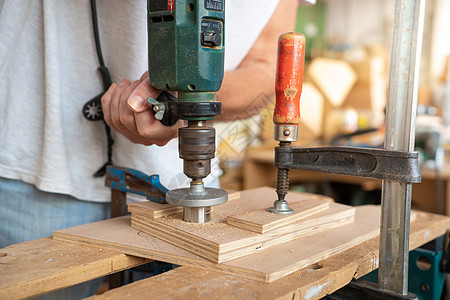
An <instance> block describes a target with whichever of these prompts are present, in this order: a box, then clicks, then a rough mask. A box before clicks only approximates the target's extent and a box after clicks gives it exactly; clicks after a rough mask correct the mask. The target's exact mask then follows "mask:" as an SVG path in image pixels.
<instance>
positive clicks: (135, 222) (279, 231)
mask: <svg viewBox="0 0 450 300" xmlns="http://www.w3.org/2000/svg"><path fill="white" fill-rule="evenodd" d="M275 195H276V194H275V192H274V190H273V189H270V188H259V189H253V190H248V191H244V192H242V193H241V201H234V202H228V203H226V204H223V205H220V206H217V207H214V210H213V211H212V213H211V221H210V222H208V223H205V224H197V223H188V222H184V221H183V220H182V216H181V214H175V215H170V216H167V217H164V218H158V219H153V218H148V217H147V216H148V215H149V214H151V211H153V210H154V208H155V207H156V206H155V204H154V203H151V202H147V203H139V204H138V205H134V206H132V207H131V208H130V211H131V213H132V215H131V226H132V227H134V228H136V229H138V230H141V231H143V232H146V233H148V234H150V235H152V236H155V237H157V238H159V239H162V240H164V241H166V242H169V243H171V244H173V245H175V246H178V247H180V248H183V249H185V250H188V251H191V252H192V253H194V254H196V255H199V256H201V257H203V258H206V259H208V260H211V261H212V262H215V263H222V262H226V261H230V260H233V259H236V258H239V257H242V256H245V255H249V254H252V253H255V252H256V251H257V250H259V249H266V248H268V247H271V246H273V245H278V244H280V243H282V242H284V241H289V240H291V239H296V238H299V237H301V236H304V235H307V234H316V233H318V232H320V231H323V230H325V229H328V228H334V227H336V226H341V225H344V224H347V223H349V222H351V221H353V215H354V210H353V208H352V207H350V206H345V205H342V204H337V203H331V206H330V202H329V201H324V200H321V199H320V198H317V197H316V195H310V194H309V195H307V196H305V194H301V193H289V194H288V196H289V197H290V199H289V202H290V203H291V205H292V206H293V207H297V208H298V209H306V210H305V211H303V212H302V211H299V212H298V213H297V214H294V215H293V216H287V217H286V216H283V215H275V214H270V213H268V214H269V215H272V216H273V217H271V219H272V220H273V222H274V223H275V225H276V221H281V222H282V221H283V219H287V221H286V225H285V226H281V225H283V224H281V225H280V226H276V228H273V229H272V230H270V231H269V232H268V233H265V234H259V233H255V232H250V231H248V230H245V229H241V228H236V227H234V226H230V225H229V224H227V218H228V216H230V215H243V214H245V213H246V212H247V213H248V212H251V211H252V209H253V208H255V207H256V208H258V210H260V209H261V208H266V207H269V206H272V203H273V198H272V197H274V196H275ZM303 202H306V204H305V205H302V204H301V203H303ZM314 206H318V209H314ZM326 206H329V207H330V209H328V210H323V208H326ZM309 210H312V212H314V211H321V210H323V211H321V212H318V213H316V214H311V213H310V211H309ZM250 215H253V214H250ZM256 216H259V215H258V214H256ZM291 218H292V220H291ZM289 221H293V222H289ZM269 225H270V222H269Z"/></svg>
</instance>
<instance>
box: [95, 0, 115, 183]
mask: <svg viewBox="0 0 450 300" xmlns="http://www.w3.org/2000/svg"><path fill="white" fill-rule="evenodd" d="M91 15H92V28H93V31H94V40H95V49H96V51H97V58H98V62H99V64H100V66H99V67H98V68H97V70H98V71H99V72H100V75H101V77H102V82H103V93H102V94H101V95H100V97H96V101H97V104H98V105H99V107H101V101H100V99H101V96H102V95H103V94H104V93H105V92H106V91H107V90H108V88H109V87H110V86H111V76H110V74H109V71H108V68H107V67H106V66H105V62H104V60H103V54H102V47H101V44H100V34H99V30H98V19H97V5H96V3H95V0H91ZM101 115H102V116H103V113H102V114H101ZM103 123H104V124H105V132H106V138H107V154H108V160H107V161H106V163H105V164H104V165H103V166H102V167H101V168H100V169H99V170H98V171H97V172H95V174H94V177H102V176H103V175H105V174H106V167H107V166H109V165H112V164H113V162H112V155H113V150H112V146H113V144H114V140H113V138H112V135H111V128H110V127H109V126H108V124H106V122H105V120H104V119H103Z"/></svg>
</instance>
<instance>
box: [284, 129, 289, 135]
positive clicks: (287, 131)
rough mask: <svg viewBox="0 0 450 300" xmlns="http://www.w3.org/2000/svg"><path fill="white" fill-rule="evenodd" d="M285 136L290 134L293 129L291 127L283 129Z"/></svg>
mask: <svg viewBox="0 0 450 300" xmlns="http://www.w3.org/2000/svg"><path fill="white" fill-rule="evenodd" d="M283 134H284V136H289V135H290V134H291V131H290V130H289V129H285V130H284V131H283Z"/></svg>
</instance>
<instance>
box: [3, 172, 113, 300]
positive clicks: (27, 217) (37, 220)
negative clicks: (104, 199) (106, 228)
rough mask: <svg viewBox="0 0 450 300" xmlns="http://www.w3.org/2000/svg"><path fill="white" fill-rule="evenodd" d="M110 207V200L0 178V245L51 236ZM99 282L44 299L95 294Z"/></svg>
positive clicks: (101, 214) (103, 216) (105, 214)
mask: <svg viewBox="0 0 450 300" xmlns="http://www.w3.org/2000/svg"><path fill="white" fill-rule="evenodd" d="M109 207H110V204H109V203H98V202H89V201H80V200H77V199H75V198H73V197H71V196H68V195H63V194H54V193H48V192H43V191H40V190H38V189H37V188H36V187H35V186H34V185H31V184H27V183H24V182H22V181H19V180H10V179H5V178H1V177H0V248H3V247H6V246H8V245H11V244H17V243H21V242H25V241H28V240H33V239H37V238H42V237H47V236H51V235H52V232H53V231H54V230H58V229H63V228H67V227H73V226H77V225H81V224H86V223H91V222H95V221H100V220H103V219H106V218H108V217H109ZM99 284H100V280H99V279H97V280H94V281H91V282H86V283H82V284H79V285H76V286H73V287H70V288H67V289H63V290H59V291H56V292H53V293H50V294H47V295H45V296H44V297H42V298H43V299H81V298H84V297H87V296H90V295H92V294H93V293H95V291H96V290H97V288H98V286H99Z"/></svg>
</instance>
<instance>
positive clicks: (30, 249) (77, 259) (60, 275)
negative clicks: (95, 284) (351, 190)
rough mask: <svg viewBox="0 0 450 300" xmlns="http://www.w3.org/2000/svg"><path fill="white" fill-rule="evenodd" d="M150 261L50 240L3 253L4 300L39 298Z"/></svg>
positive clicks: (0, 286)
mask: <svg viewBox="0 0 450 300" xmlns="http://www.w3.org/2000/svg"><path fill="white" fill-rule="evenodd" d="M146 262H148V260H147V259H144V258H141V257H135V256H129V255H125V254H123V252H118V251H115V250H108V249H105V248H103V247H87V246H86V244H83V245H75V244H72V243H71V244H69V243H66V242H62V241H56V240H53V239H52V238H50V237H47V238H42V239H37V240H32V241H28V242H24V243H19V244H15V245H11V246H8V247H5V248H2V249H0V299H24V298H31V297H36V296H39V295H42V294H45V293H48V292H51V291H54V290H58V289H61V288H65V287H69V286H72V285H75V284H78V283H82V282H85V281H88V280H91V279H95V278H99V277H102V276H106V275H109V274H112V273H115V272H118V271H121V270H125V269H129V268H133V267H136V266H139V265H142V264H144V263H146Z"/></svg>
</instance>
